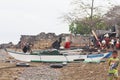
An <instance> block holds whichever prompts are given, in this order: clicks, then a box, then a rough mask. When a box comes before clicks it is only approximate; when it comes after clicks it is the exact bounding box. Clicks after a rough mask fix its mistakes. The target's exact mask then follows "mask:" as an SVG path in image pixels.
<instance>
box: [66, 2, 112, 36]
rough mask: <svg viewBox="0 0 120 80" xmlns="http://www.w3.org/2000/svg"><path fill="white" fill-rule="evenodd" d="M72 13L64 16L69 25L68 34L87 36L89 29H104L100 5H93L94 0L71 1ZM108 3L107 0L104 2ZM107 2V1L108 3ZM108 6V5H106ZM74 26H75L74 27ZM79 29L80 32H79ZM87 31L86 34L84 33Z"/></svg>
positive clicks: (104, 24)
mask: <svg viewBox="0 0 120 80" xmlns="http://www.w3.org/2000/svg"><path fill="white" fill-rule="evenodd" d="M73 1H74V2H73V6H74V5H75V7H74V9H73V11H72V12H69V14H68V15H66V16H65V19H66V20H67V21H68V22H69V23H70V26H69V27H70V28H69V30H70V32H72V33H80V34H87V33H90V30H91V29H94V30H96V29H106V28H107V26H106V23H105V21H104V20H103V19H104V18H103V11H102V7H104V6H101V5H95V4H94V3H95V2H94V1H96V0H73ZM104 1H108V0H104ZM108 2H109V1H108ZM108 4H110V3H108ZM74 24H76V25H77V26H76V27H75V26H74ZM80 29H81V30H80ZM84 29H85V30H87V31H86V32H85V31H84Z"/></svg>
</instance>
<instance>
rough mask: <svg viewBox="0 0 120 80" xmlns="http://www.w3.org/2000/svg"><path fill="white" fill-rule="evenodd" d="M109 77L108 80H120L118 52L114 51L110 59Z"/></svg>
mask: <svg viewBox="0 0 120 80" xmlns="http://www.w3.org/2000/svg"><path fill="white" fill-rule="evenodd" d="M108 64H109V71H108V73H109V79H108V80H113V79H115V80H118V64H119V59H118V52H117V51H113V53H112V57H111V58H110V59H109V62H108Z"/></svg>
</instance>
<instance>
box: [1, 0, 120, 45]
mask: <svg viewBox="0 0 120 80" xmlns="http://www.w3.org/2000/svg"><path fill="white" fill-rule="evenodd" d="M71 1H72V0H0V44H1V43H8V42H13V43H15V44H16V43H17V42H18V41H19V39H20V35H37V34H39V33H40V32H46V33H48V32H55V33H56V34H60V33H69V27H68V25H67V24H66V23H64V22H62V19H59V17H61V16H62V15H63V14H64V13H67V12H68V11H69V10H70V3H71ZM99 1H101V0H99ZM114 1H115V3H117V2H116V1H119V0H114ZM97 3H99V2H97ZM101 3H103V2H101ZM119 3H120V1H119Z"/></svg>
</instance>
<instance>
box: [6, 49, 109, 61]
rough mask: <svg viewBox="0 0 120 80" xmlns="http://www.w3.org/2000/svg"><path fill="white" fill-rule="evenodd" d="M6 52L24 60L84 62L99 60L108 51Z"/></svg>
mask: <svg viewBox="0 0 120 80" xmlns="http://www.w3.org/2000/svg"><path fill="white" fill-rule="evenodd" d="M8 53H9V54H10V55H11V56H12V57H14V58H15V59H16V60H20V61H24V62H31V61H33V62H73V61H74V60H76V59H84V61H85V62H94V61H100V60H101V59H102V58H104V57H106V56H107V55H109V54H110V53H104V54H93V55H68V54H63V55H30V54H27V53H19V52H10V51H8Z"/></svg>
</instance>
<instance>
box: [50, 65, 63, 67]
mask: <svg viewBox="0 0 120 80" xmlns="http://www.w3.org/2000/svg"><path fill="white" fill-rule="evenodd" d="M50 67H51V68H62V67H63V65H62V64H51V65H50Z"/></svg>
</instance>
